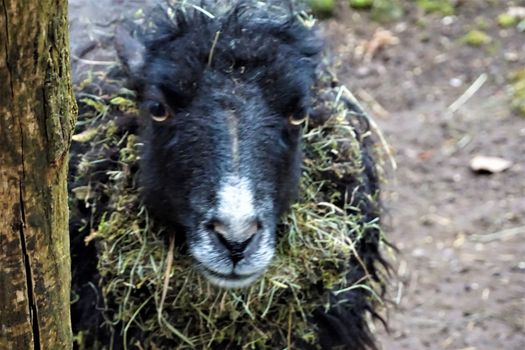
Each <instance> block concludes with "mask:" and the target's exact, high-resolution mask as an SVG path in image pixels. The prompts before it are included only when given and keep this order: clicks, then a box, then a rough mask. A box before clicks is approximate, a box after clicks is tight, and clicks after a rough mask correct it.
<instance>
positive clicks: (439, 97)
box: [70, 0, 525, 350]
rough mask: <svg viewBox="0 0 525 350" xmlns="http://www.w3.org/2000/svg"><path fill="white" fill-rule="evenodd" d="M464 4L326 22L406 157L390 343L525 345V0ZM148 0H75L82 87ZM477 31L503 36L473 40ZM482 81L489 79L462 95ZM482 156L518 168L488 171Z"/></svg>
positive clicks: (392, 186) (391, 188)
mask: <svg viewBox="0 0 525 350" xmlns="http://www.w3.org/2000/svg"><path fill="white" fill-rule="evenodd" d="M407 3H410V2H409V1H407ZM459 3H460V6H459V7H458V8H457V9H456V14H455V15H454V16H448V17H443V16H442V15H439V14H432V15H423V14H422V13H421V12H420V11H418V10H417V8H416V7H415V6H412V5H407V6H406V7H407V12H406V13H405V15H404V16H403V17H402V18H401V19H399V20H397V21H394V22H392V23H390V24H388V25H385V24H382V25H380V24H378V23H376V22H373V21H371V20H370V18H369V13H368V12H366V11H364V12H356V11H352V10H350V9H348V7H347V6H346V2H345V1H342V2H339V4H338V10H337V11H336V16H335V17H333V18H331V19H328V20H324V21H322V22H321V28H322V33H323V35H324V37H325V38H326V43H327V49H328V50H329V51H330V52H331V54H332V56H331V57H333V59H334V61H335V62H336V63H337V70H338V73H339V78H340V80H341V81H342V82H343V83H345V84H346V85H347V86H348V87H349V88H350V90H351V91H353V92H354V94H355V95H357V97H358V98H359V99H361V101H363V103H364V104H365V105H366V106H367V107H368V109H369V110H370V111H371V112H372V114H373V115H375V120H376V122H377V124H378V125H379V126H380V128H381V129H382V130H383V132H384V134H385V136H386V139H387V141H388V143H389V144H390V146H391V148H392V150H393V153H394V154H395V159H396V161H397V168H398V169H397V171H395V172H394V171H390V174H391V175H390V180H389V183H388V185H387V186H386V189H385V191H384V196H383V198H384V204H385V207H386V211H387V215H386V218H385V222H386V224H387V230H386V231H387V235H388V237H389V239H390V240H391V241H392V242H393V243H394V244H395V245H396V246H397V247H398V248H399V249H400V254H399V255H398V256H397V259H396V261H395V262H394V266H395V270H396V271H397V274H398V276H399V277H398V279H399V280H398V281H393V282H392V288H391V293H390V294H391V299H392V301H393V303H394V305H395V307H394V308H392V309H391V311H390V313H389V316H388V323H389V325H390V328H391V332H390V334H387V333H386V332H384V331H381V330H380V329H378V334H379V338H380V340H381V343H382V347H383V348H384V349H407V350H408V349H410V350H412V349H413V350H416V349H464V350H467V349H468V350H475V349H516V350H517V349H520V350H521V349H525V175H524V174H525V117H520V116H518V115H515V114H513V113H512V112H511V108H510V90H509V85H508V84H509V81H508V76H509V74H510V72H512V71H514V70H515V69H518V68H520V67H521V68H522V67H525V33H523V32H519V31H518V30H517V29H516V28H509V29H502V28H500V27H498V25H497V24H496V21H495V19H496V17H497V16H498V15H499V14H500V13H502V12H505V11H506V10H507V8H508V7H509V6H510V5H519V6H525V1H505V0H501V1H498V0H492V1H484V0H479V1H478V0H468V1H466V0H464V1H460V2H459ZM143 5H144V2H143V1H133V0H131V1H125V0H99V1H96V0H91V1H82V0H70V23H71V46H72V55H73V56H72V57H73V58H72V62H73V71H74V78H75V81H76V82H79V81H81V80H82V78H83V76H85V74H86V72H87V71H88V70H91V69H92V68H93V67H97V68H100V69H104V68H105V67H106V66H110V65H111V64H112V62H113V61H114V59H115V56H114V52H113V50H112V41H111V40H112V39H111V36H112V33H113V25H114V24H115V23H116V22H118V21H119V20H120V19H122V18H126V17H129V16H133V13H134V12H135V9H136V8H137V7H139V6H143ZM380 27H382V28H383V29H385V30H388V31H389V33H390V34H391V36H392V37H389V35H388V34H387V33H386V32H382V33H379V34H378V33H377V32H376V31H377V29H378V28H380ZM471 29H483V30H484V31H485V32H486V33H488V34H489V35H490V36H491V38H492V41H491V43H489V44H487V45H484V46H481V47H471V46H468V45H466V44H465V43H463V42H462V40H461V38H462V36H463V35H464V34H465V33H467V32H468V31H469V30H471ZM374 37H375V39H374ZM396 41H398V43H397V44H395V42H396ZM374 43H375V44H379V49H378V50H374V48H373V45H374ZM382 44H386V46H384V45H382ZM473 83H482V84H481V86H480V87H479V89H475V93H474V94H473V95H472V96H471V98H470V99H468V100H466V101H464V100H461V99H459V98H460V96H462V95H463V94H464V93H465V91H467V90H468V88H469V87H470V86H471V85H472V84H473ZM475 85H476V84H475ZM458 99H459V102H458V103H454V102H455V101H458ZM476 155H485V156H497V157H501V158H504V159H507V160H509V161H511V162H512V163H513V165H512V166H511V167H510V169H508V170H506V171H504V172H502V173H496V174H475V173H474V172H472V171H471V170H470V168H469V162H470V161H471V159H472V158H473V157H474V156H476Z"/></svg>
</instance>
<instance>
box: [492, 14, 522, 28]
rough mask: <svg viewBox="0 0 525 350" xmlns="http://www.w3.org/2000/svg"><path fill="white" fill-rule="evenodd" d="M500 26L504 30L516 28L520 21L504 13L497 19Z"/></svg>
mask: <svg viewBox="0 0 525 350" xmlns="http://www.w3.org/2000/svg"><path fill="white" fill-rule="evenodd" d="M497 22H498V25H499V26H500V27H503V28H510V27H514V26H515V25H516V24H517V23H518V19H517V18H516V17H514V16H511V15H509V14H507V13H502V14H501V15H499V16H498V18H497Z"/></svg>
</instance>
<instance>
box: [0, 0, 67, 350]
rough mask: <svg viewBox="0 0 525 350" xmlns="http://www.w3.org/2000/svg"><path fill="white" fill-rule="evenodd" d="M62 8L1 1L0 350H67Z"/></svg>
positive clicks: (58, 0) (46, 1) (59, 0)
mask: <svg viewBox="0 0 525 350" xmlns="http://www.w3.org/2000/svg"><path fill="white" fill-rule="evenodd" d="M67 30H68V25H67V1H65V0H0V350H3V349H32V348H34V349H64V348H71V343H72V342H71V337H72V336H71V326H70V314H69V306H70V303H69V301H70V280H71V274H70V257H69V238H68V209H67V188H66V179H67V158H68V149H69V144H70V138H71V133H72V131H73V126H74V122H75V116H76V106H75V102H74V98H73V93H72V88H71V83H70V80H71V79H70V66H69V47H68V45H69V42H68V40H69V39H68V32H67Z"/></svg>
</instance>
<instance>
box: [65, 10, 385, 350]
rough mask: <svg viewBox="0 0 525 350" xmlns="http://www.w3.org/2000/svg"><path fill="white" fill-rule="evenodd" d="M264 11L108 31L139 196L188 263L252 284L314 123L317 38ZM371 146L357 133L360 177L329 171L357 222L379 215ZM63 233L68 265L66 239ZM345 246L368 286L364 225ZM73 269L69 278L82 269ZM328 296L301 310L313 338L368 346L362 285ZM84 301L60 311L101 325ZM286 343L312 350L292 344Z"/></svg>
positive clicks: (372, 246) (373, 247)
mask: <svg viewBox="0 0 525 350" xmlns="http://www.w3.org/2000/svg"><path fill="white" fill-rule="evenodd" d="M269 6H270V5H267V6H262V5H260V4H257V3H255V2H249V1H243V2H233V1H219V2H210V3H208V2H203V3H202V4H201V5H200V6H198V7H191V6H189V7H170V8H169V9H168V10H167V9H166V8H163V9H161V10H158V11H155V12H153V13H154V15H153V16H152V17H149V18H148V20H147V22H146V24H145V27H146V28H147V29H146V30H143V31H142V32H139V34H138V37H139V39H135V38H134V37H132V36H131V35H130V34H128V32H126V31H124V30H119V31H118V33H117V38H116V47H117V51H118V54H119V57H120V58H121V60H122V62H123V64H124V67H125V68H126V71H127V74H128V78H129V81H130V83H131V86H132V87H133V88H134V89H135V90H136V91H137V93H138V101H139V102H140V106H141V110H142V114H143V120H142V122H141V125H140V127H139V128H140V129H141V130H140V134H141V140H142V142H143V143H144V147H143V151H142V153H141V161H140V185H141V186H142V197H143V200H144V203H145V205H146V207H147V208H148V211H149V213H150V214H151V215H152V216H153V217H154V218H155V220H156V222H157V223H158V224H159V225H160V226H162V227H164V228H167V231H177V232H183V233H184V237H185V242H184V244H185V245H186V246H187V247H188V252H189V255H191V256H192V258H193V261H194V264H195V266H197V267H198V269H199V271H200V272H201V273H202V274H203V275H204V276H205V277H206V278H207V279H208V280H209V281H210V282H211V283H213V284H215V285H218V286H221V287H226V288H240V287H246V286H248V285H250V284H252V283H253V282H254V281H255V280H257V279H258V278H259V277H260V276H261V275H262V274H264V272H265V270H266V268H267V266H268V265H269V264H270V262H271V260H272V257H273V255H274V251H275V244H276V241H277V240H278V239H279V237H277V234H276V230H277V226H278V224H279V218H280V216H281V215H282V214H283V213H284V212H285V211H286V210H287V209H288V208H289V206H290V204H291V203H292V202H293V201H294V200H295V198H296V196H297V188H298V181H299V177H300V172H301V159H302V154H301V146H300V137H301V129H302V126H303V124H304V121H305V118H306V116H307V114H308V113H310V114H311V118H312V122H313V123H316V122H317V123H321V122H322V118H323V117H322V114H323V113H322V111H319V110H316V109H315V108H314V109H313V110H312V108H311V106H312V101H313V100H314V99H315V98H313V97H312V96H311V95H312V93H311V92H312V86H313V85H314V83H315V79H316V68H317V67H318V64H319V57H320V50H321V44H320V41H319V38H318V37H317V35H316V32H315V31H314V30H313V29H312V28H309V27H307V26H305V24H304V23H303V22H302V21H301V20H300V19H299V17H297V16H295V15H292V14H290V13H291V12H284V13H280V12H279V11H278V12H275V11H270V10H268V8H269ZM203 9H204V11H203ZM346 102H347V103H348V106H349V108H352V109H353V110H354V111H357V112H359V109H358V108H357V107H356V106H355V105H352V103H351V102H350V101H346ZM318 107H319V106H318ZM358 114H359V113H358ZM316 118H317V119H319V120H317V121H316ZM355 118H356V120H357V121H358V124H359V125H356V132H358V133H359V132H363V133H364V132H366V130H367V128H368V127H367V125H366V119H364V118H363V117H362V115H357V116H356V117H355ZM370 142H371V141H370V139H369V138H363V144H362V150H361V152H362V154H361V157H362V167H363V173H362V176H360V177H358V178H345V179H337V178H334V179H332V180H333V182H334V183H339V185H338V186H339V187H340V192H341V193H346V194H348V193H352V202H351V203H350V204H351V205H350V206H349V207H350V208H352V207H353V208H356V209H349V210H350V211H351V210H359V211H360V212H363V213H365V215H364V216H363V222H374V221H376V220H377V219H378V217H379V208H378V206H377V200H376V196H377V195H378V194H379V188H378V182H379V180H378V176H377V173H376V168H375V164H374V160H373V159H372V156H371V153H370V152H371V151H370V147H371V144H370ZM75 167H76V166H75V165H74V164H73V168H75ZM106 170H108V169H106ZM372 197H374V198H372ZM343 206H344V205H343ZM74 220H75V218H73V220H72V222H74ZM72 227H73V230H72V231H76V230H78V225H76V226H75V225H73V226H72ZM72 234H73V233H72ZM72 241H73V244H72V246H73V255H74V259H75V249H78V246H79V244H78V243H75V242H76V241H78V236H72ZM356 249H357V251H358V252H359V256H360V257H359V258H355V259H353V261H352V264H353V266H352V268H351V269H350V272H349V273H348V276H347V279H348V281H350V282H352V281H353V282H359V281H361V280H362V279H363V278H371V279H372V280H375V281H377V282H380V276H379V272H378V270H377V268H378V266H377V265H378V264H379V265H382V266H385V263H384V261H383V259H382V258H381V256H380V254H379V250H378V249H379V231H378V228H377V227H376V226H371V227H370V228H368V229H367V234H366V237H364V238H363V239H360V240H359V241H358V243H357V246H356ZM92 253H94V254H96V252H92ZM358 259H360V261H359V260H358ZM73 263H74V264H75V260H74V261H73ZM73 268H74V278H75V276H78V275H79V274H82V273H86V274H88V273H87V272H85V271H84V272H80V271H79V270H78V268H77V270H75V266H74V267H73ZM95 271H96V270H95V269H93V268H92V269H91V270H90V272H89V274H91V275H94V274H95V275H96V272H95ZM76 278H77V281H76V282H75V281H74V284H76V285H81V284H82V283H84V286H85V285H87V284H89V283H88V282H86V281H88V280H89V281H95V278H94V276H90V277H87V276H81V277H80V280H82V282H78V280H79V277H76ZM349 284H351V283H349ZM95 285H96V283H95V284H89V286H90V287H89V288H95ZM91 286H92V287H91ZM95 289H96V288H95ZM80 295H81V297H82V298H87V297H85V293H84V294H82V293H80ZM330 299H331V300H330V302H329V304H330V305H332V306H331V307H330V308H329V309H328V310H323V309H319V310H317V311H316V312H315V313H314V314H312V315H310V317H311V321H312V323H313V324H315V325H316V326H317V327H319V333H320V337H319V343H320V344H319V345H320V346H321V347H322V348H323V349H333V348H337V347H340V348H343V349H364V348H374V346H375V345H374V341H373V336H372V335H371V333H370V331H369V329H368V326H367V320H366V315H367V314H371V315H372V316H374V317H375V316H377V314H376V313H375V311H374V309H373V305H374V303H373V302H372V301H371V294H370V291H369V290H367V289H359V288H358V289H350V290H348V291H347V292H344V293H339V294H337V295H336V294H333V295H331V296H330ZM86 303H89V302H88V301H87V300H81V302H80V303H78V304H77V305H76V306H75V305H74V306H73V317H74V321H75V320H76V322H77V325H76V328H77V329H82V328H87V327H89V324H90V323H91V325H92V324H93V323H100V318H99V317H97V316H96V314H95V313H93V314H92V315H94V316H95V318H93V319H88V318H87V316H89V315H90V314H89V311H86V309H85V308H84V307H85V306H86ZM100 303H101V301H98V302H97V304H98V305H100ZM101 342H102V343H104V342H105V341H104V340H101ZM115 344H118V341H117V342H116V343H115ZM296 347H298V348H316V347H315V346H312V345H309V344H307V343H301V342H300V341H299V342H297V343H296Z"/></svg>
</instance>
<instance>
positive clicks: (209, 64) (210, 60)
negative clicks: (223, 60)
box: [208, 30, 221, 67]
mask: <svg viewBox="0 0 525 350" xmlns="http://www.w3.org/2000/svg"><path fill="white" fill-rule="evenodd" d="M220 35H221V31H220V30H218V31H217V32H216V33H215V38H213V43H212V44H211V49H210V54H209V55H208V67H211V62H212V60H213V52H214V51H215V46H216V45H217V41H219V36H220Z"/></svg>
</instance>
